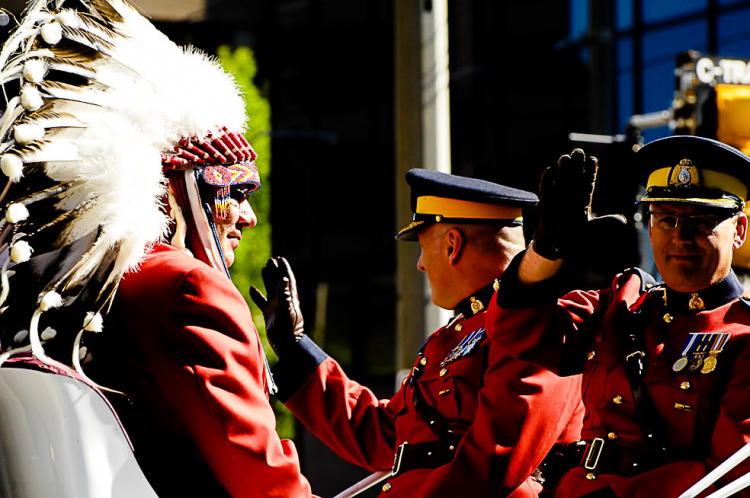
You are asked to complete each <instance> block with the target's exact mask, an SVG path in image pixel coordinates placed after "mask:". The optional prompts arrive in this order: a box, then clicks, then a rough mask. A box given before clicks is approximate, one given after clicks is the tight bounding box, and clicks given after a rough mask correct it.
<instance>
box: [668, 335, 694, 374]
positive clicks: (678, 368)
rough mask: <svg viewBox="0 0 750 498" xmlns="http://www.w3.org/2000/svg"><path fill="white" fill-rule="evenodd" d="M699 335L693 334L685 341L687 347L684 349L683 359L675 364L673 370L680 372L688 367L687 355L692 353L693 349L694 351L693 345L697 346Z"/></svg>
mask: <svg viewBox="0 0 750 498" xmlns="http://www.w3.org/2000/svg"><path fill="white" fill-rule="evenodd" d="M696 335H697V334H693V333H691V334H690V335H689V336H688V338H687V340H686V341H685V347H684V348H683V349H682V358H680V359H679V360H677V361H676V362H674V365H672V370H674V371H675V372H679V371H681V370H682V369H684V368H685V367H686V366H687V365H688V358H687V355H688V353H689V352H690V350H691V349H693V344H695V338H696Z"/></svg>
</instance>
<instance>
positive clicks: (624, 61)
mask: <svg viewBox="0 0 750 498" xmlns="http://www.w3.org/2000/svg"><path fill="white" fill-rule="evenodd" d="M617 97H618V100H617V123H618V126H620V128H619V129H618V130H617V132H618V133H619V132H622V131H623V130H624V127H625V123H626V122H627V121H628V119H630V116H632V115H633V113H634V112H635V110H634V109H633V40H632V39H631V38H630V37H628V38H625V39H622V40H620V41H618V42H617Z"/></svg>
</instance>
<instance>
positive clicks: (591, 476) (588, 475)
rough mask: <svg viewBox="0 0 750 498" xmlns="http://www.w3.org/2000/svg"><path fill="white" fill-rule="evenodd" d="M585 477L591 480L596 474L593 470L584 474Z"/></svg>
mask: <svg viewBox="0 0 750 498" xmlns="http://www.w3.org/2000/svg"><path fill="white" fill-rule="evenodd" d="M586 479H588V480H589V481H593V480H594V479H596V474H594V473H593V472H589V473H588V474H586Z"/></svg>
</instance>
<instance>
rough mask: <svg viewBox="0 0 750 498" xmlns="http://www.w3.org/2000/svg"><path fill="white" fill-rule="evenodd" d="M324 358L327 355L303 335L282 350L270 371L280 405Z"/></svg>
mask: <svg viewBox="0 0 750 498" xmlns="http://www.w3.org/2000/svg"><path fill="white" fill-rule="evenodd" d="M326 358H328V355H327V354H326V353H325V351H323V350H322V349H320V348H319V347H318V345H317V344H315V343H314V342H313V340H312V339H310V338H309V337H308V336H307V335H303V336H302V339H300V340H299V341H298V342H296V343H295V344H294V345H293V346H291V347H289V348H288V349H286V350H284V356H283V357H281V358H279V362H278V363H277V364H276V365H275V366H274V367H273V368H272V369H271V370H272V373H273V379H274V380H275V381H276V385H277V386H278V388H279V392H278V393H277V394H276V397H277V398H279V399H280V400H281V402H282V403H284V402H286V401H287V400H288V399H289V398H291V397H292V395H293V394H294V393H295V392H297V389H299V388H300V386H302V384H303V383H304V382H305V380H307V378H308V377H309V376H310V375H312V374H313V372H315V370H317V369H318V365H320V364H321V363H323V362H324V361H325V360H326Z"/></svg>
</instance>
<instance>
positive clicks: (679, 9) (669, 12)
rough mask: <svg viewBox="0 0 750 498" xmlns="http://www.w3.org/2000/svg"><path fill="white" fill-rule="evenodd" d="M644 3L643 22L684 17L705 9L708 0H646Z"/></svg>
mask: <svg viewBox="0 0 750 498" xmlns="http://www.w3.org/2000/svg"><path fill="white" fill-rule="evenodd" d="M642 5H643V22H645V23H647V24H648V23H653V22H658V21H665V20H667V19H674V18H675V17H682V16H684V15H686V14H693V13H695V12H700V11H702V10H705V9H706V7H707V5H708V0H659V1H658V2H653V1H645V2H642Z"/></svg>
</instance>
